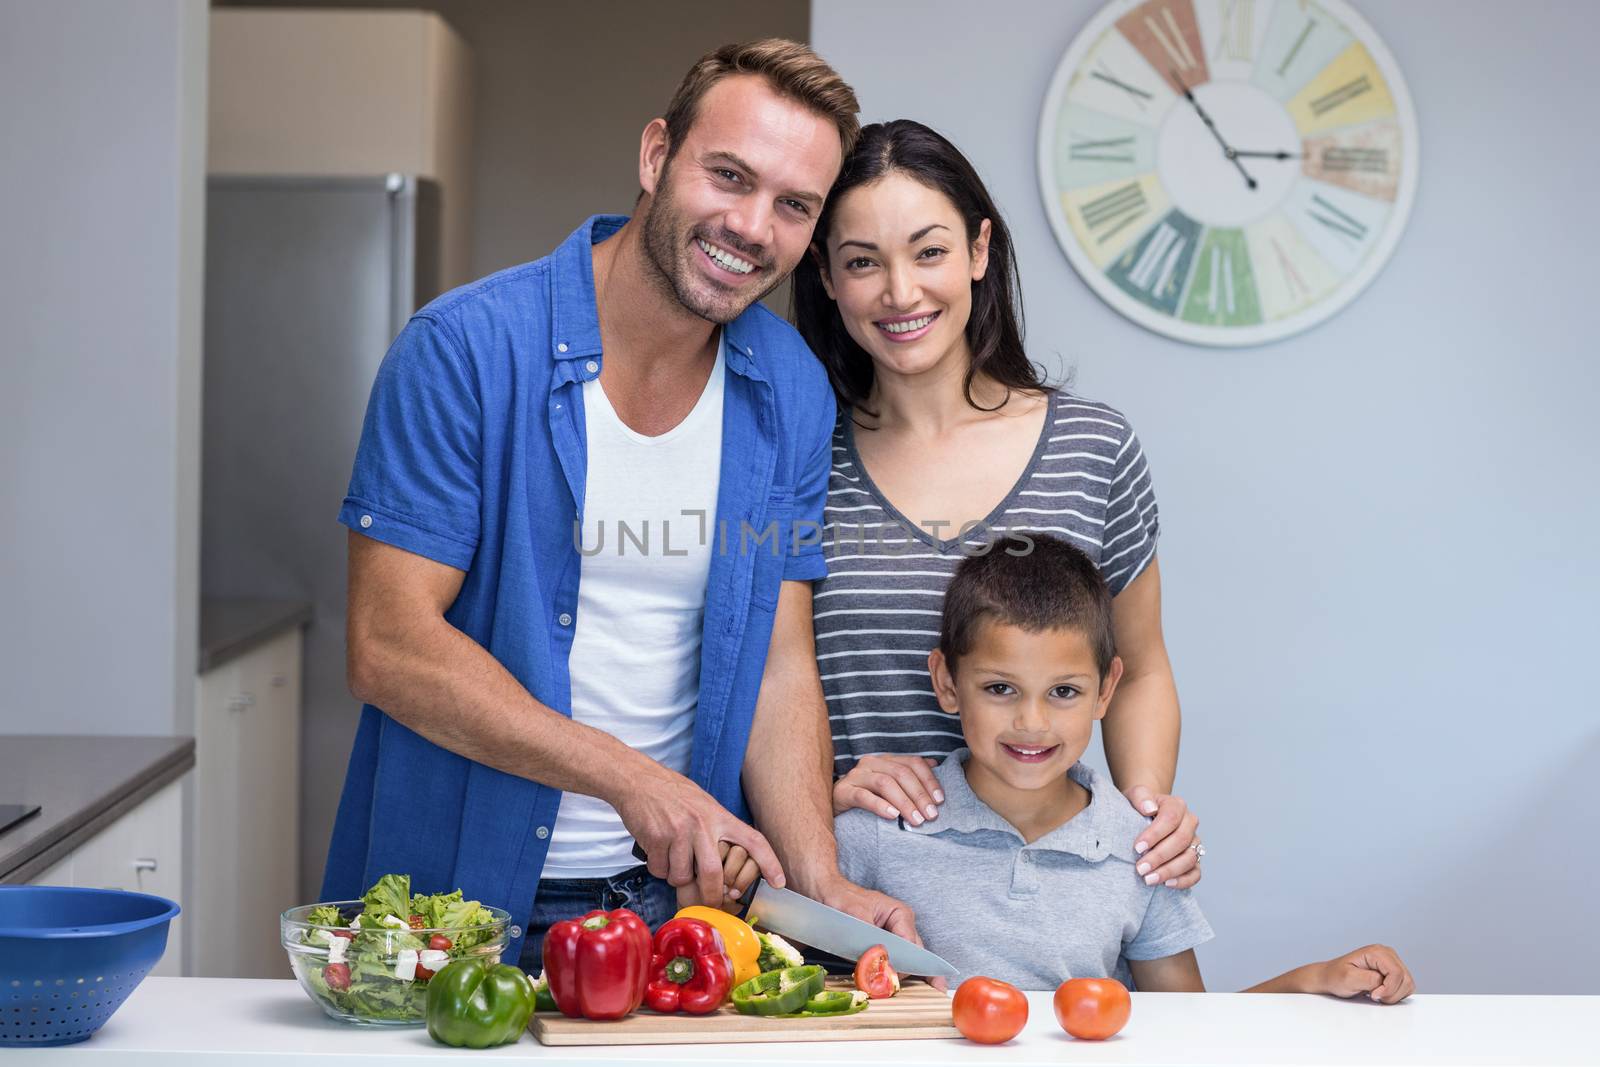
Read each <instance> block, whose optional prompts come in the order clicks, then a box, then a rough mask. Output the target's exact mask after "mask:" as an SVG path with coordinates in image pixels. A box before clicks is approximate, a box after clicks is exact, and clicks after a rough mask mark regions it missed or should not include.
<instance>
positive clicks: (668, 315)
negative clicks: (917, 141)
mask: <svg viewBox="0 0 1600 1067" xmlns="http://www.w3.org/2000/svg"><path fill="white" fill-rule="evenodd" d="M856 112H857V104H856V100H855V95H854V93H853V92H852V91H851V90H850V88H849V86H847V85H846V84H845V83H844V82H843V81H842V80H841V79H840V78H839V76H838V74H837V73H835V72H834V71H833V70H832V69H831V68H829V67H828V66H827V65H826V64H825V63H823V62H822V60H821V59H819V58H818V57H817V56H816V55H815V53H813V52H812V51H811V50H810V49H808V48H806V47H805V46H803V45H799V44H796V43H794V42H790V41H780V40H767V41H758V42H754V43H751V44H747V45H740V46H729V47H726V48H722V49H719V50H718V51H716V52H713V53H711V54H710V55H708V56H706V57H705V58H703V59H702V60H701V61H700V62H699V63H698V64H696V66H695V67H694V68H693V69H692V70H691V71H690V72H689V74H688V75H687V76H686V77H685V79H684V81H683V84H682V85H681V86H680V87H679V89H678V91H677V94H676V95H675V96H674V98H673V100H672V103H671V105H670V106H669V108H668V110H667V114H666V116H665V118H661V119H656V120H654V121H653V122H651V123H650V124H649V125H648V126H647V127H646V128H645V131H644V134H643V137H642V138H641V143H640V155H639V181H640V186H641V189H642V194H641V196H640V199H639V203H638V205H637V209H636V213H635V215H634V217H633V218H632V219H631V220H629V219H623V218H620V217H604V216H597V217H595V218H593V219H590V220H589V221H588V222H586V223H585V224H584V225H583V226H582V227H580V228H579V229H578V231H577V232H575V233H574V234H573V235H572V236H571V237H570V238H568V239H567V241H566V242H565V243H563V244H562V245H561V247H560V248H559V249H557V250H556V251H555V252H554V253H553V254H552V255H550V256H549V257H547V258H545V259H542V260H539V261H537V262H534V263H531V264H526V265H524V266H521V267H515V268H512V269H510V270H507V271H502V272H500V273H498V274H495V275H492V276H490V277H488V278H485V279H483V280H481V281H479V282H477V283H475V284H473V285H470V286H467V287H465V288H463V289H460V290H456V291H455V292H452V293H449V294H446V295H445V296H443V297H440V298H439V299H438V300H435V301H434V302H433V303H431V304H430V305H428V306H427V307H426V308H424V309H422V310H421V311H420V312H418V313H417V314H416V316H414V317H413V319H412V320H411V322H410V323H409V324H408V325H407V326H406V328H405V330H404V331H402V333H401V334H400V336H399V338H398V339H397V340H396V341H395V343H394V346H393V347H392V348H391V349H390V352H389V354H388V356H387V357H386V358H385V361H384V364H383V367H382V368H381V369H380V371H379V373H378V378H377V382H376V384H375V385H374V387H373V394H372V399H371V402H370V404H369V407H368V411H367V416H366V422H365V425H364V427H363V432H362V439H361V446H360V449H359V451H358V454H357V457H356V463H355V471H354V474H353V476H352V479H351V487H350V495H349V496H348V497H347V498H346V500H345V503H344V507H343V510H342V511H341V513H340V521H341V522H343V523H344V524H345V525H346V526H348V527H350V529H351V534H350V604H349V607H350V610H349V632H348V637H349V675H350V684H351V689H352V691H353V692H354V693H355V694H356V695H357V696H358V697H359V698H360V699H361V700H363V701H364V702H365V704H366V707H364V708H363V709H362V718H361V726H360V729H359V731H358V734H357V737H356V742H355V747H354V750H353V752H352V755H351V759H350V769H349V773H348V776H347V779H346V782H345V790H344V796H343V798H342V800H341V802H340V806H339V815H338V820H337V823H336V825H335V829H334V835H333V841H332V844H331V846H330V848H329V857H328V865H327V875H326V880H325V882H324V886H323V898H324V899H348V898H351V897H355V896H359V895H360V893H361V892H362V891H363V890H364V888H365V887H366V886H367V885H369V884H371V883H372V882H373V881H375V880H376V879H377V878H378V877H379V876H381V875H382V874H384V873H387V872H390V871H395V872H407V873H410V874H411V875H412V876H413V880H414V884H416V885H417V886H418V887H419V888H421V889H424V890H448V889H452V888H455V887H457V886H460V887H461V888H462V889H463V890H464V891H465V892H466V894H467V895H468V896H469V897H476V898H479V899H481V900H484V901H485V902H487V903H490V904H495V905H499V906H502V907H505V908H506V909H508V910H509V911H510V912H511V913H512V915H514V916H516V917H517V918H518V920H519V921H523V920H525V921H526V925H527V944H526V946H524V945H523V944H522V943H521V939H520V938H519V939H518V940H517V941H516V942H514V943H513V944H512V946H511V947H510V948H509V949H508V953H507V956H508V958H511V959H516V958H518V956H519V953H520V956H521V959H522V960H523V963H524V966H527V967H530V968H532V969H537V966H538V965H537V959H538V945H539V943H540V941H541V939H542V936H543V933H544V931H545V929H547V928H548V926H549V925H550V924H551V923H552V922H555V921H558V920H560V919H563V918H567V917H570V916H572V915H576V914H581V913H582V912H584V911H587V910H590V909H592V908H596V907H605V908H611V907H617V906H621V905H626V906H630V907H632V908H633V909H634V910H636V911H638V912H639V913H640V914H641V915H642V916H643V917H644V918H645V920H646V921H647V922H649V923H651V924H652V925H653V924H656V923H659V922H661V921H664V920H665V919H666V918H667V917H669V916H670V915H671V913H672V911H673V910H674V909H675V907H676V904H677V900H675V899H674V894H673V892H672V890H671V889H670V888H668V886H669V884H670V886H673V887H678V888H679V891H678V894H677V895H678V896H679V897H680V898H684V899H696V898H697V899H701V900H704V901H706V902H711V903H721V902H723V900H724V890H723V875H722V859H723V856H724V855H725V854H726V853H727V852H728V851H729V850H730V849H733V850H737V851H736V852H735V857H737V856H739V855H742V854H748V856H749V857H750V858H751V859H753V860H754V861H755V862H756V863H757V864H758V865H759V866H760V868H761V871H762V873H763V875H764V876H765V877H766V878H767V879H768V880H769V881H771V882H773V883H774V884H776V885H783V884H785V882H787V883H788V884H789V885H791V886H792V887H793V888H795V889H797V890H799V891H800V892H803V893H805V894H807V895H809V896H812V897H814V898H816V899H819V900H822V901H824V902H826V903H829V904H832V905H834V906H836V907H839V908H842V909H845V910H847V911H850V912H852V913H854V914H857V915H860V916H862V917H863V918H867V919H869V920H871V921H873V922H876V923H878V924H880V925H884V926H887V927H888V928H889V929H891V930H893V931H895V932H897V933H900V934H903V935H906V936H915V934H914V929H913V927H912V922H911V916H910V913H909V911H907V910H906V909H905V908H904V906H903V905H901V904H899V902H897V901H894V900H892V899H890V898H888V897H885V896H882V895H881V894H877V893H873V892H870V891H868V890H865V889H862V888H861V887H859V886H855V885H853V884H851V883H849V882H847V881H846V880H845V879H844V878H843V877H842V876H841V875H840V874H839V871H838V866H837V862H836V854H835V850H834V842H833V837H832V814H833V813H832V807H831V803H830V795H829V794H830V790H829V783H830V776H831V766H832V764H831V758H832V742H831V738H830V737H829V732H828V728H827V716H826V714H825V713H824V711H823V703H822V701H823V697H822V691H821V687H820V684H819V682H818V677H817V669H816V661H815V658H814V650H813V646H812V636H811V590H810V582H811V580H813V579H815V578H818V577H821V576H822V575H823V574H824V573H825V569H826V568H825V565H824V563H823V559H822V555H821V549H820V521H821V516H822V505H823V499H824V495H825V493H826V488H827V480H828V468H829V460H830V438H831V433H832V425H833V420H834V409H833V399H832V393H831V391H830V389H829V386H828V383H827V380H826V378H825V376H824V374H823V371H822V368H821V367H820V366H819V365H818V364H817V362H816V361H815V360H814V359H813V358H812V356H811V355H810V353H809V352H808V351H807V350H806V348H805V346H804V344H803V343H802V342H801V341H800V339H799V336H798V335H797V334H796V333H795V332H794V331H793V330H792V329H791V328H790V327H789V326H788V325H787V324H785V323H783V322H782V321H781V320H779V319H778V318H777V317H776V316H773V315H771V314H770V313H769V312H767V311H766V310H765V309H764V308H761V307H760V306H759V305H756V303H755V302H756V301H757V300H758V299H759V298H760V297H761V296H762V295H764V294H765V293H767V292H769V291H770V290H771V289H772V288H773V287H774V286H775V285H777V284H778V283H779V282H780V281H781V280H782V279H783V278H784V277H786V276H787V275H788V273H789V272H790V270H791V269H792V268H793V267H794V265H795V264H796V263H797V262H798V261H799V258H800V256H801V255H802V254H804V253H805V250H806V249H807V247H808V245H809V243H810V240H811V234H812V228H813V226H814V224H815V220H816V218H817V214H818V212H819V211H820V209H821V207H822V201H823V197H824V196H825V195H826V193H827V191H828V188H829V187H830V186H831V185H832V183H833V180H834V178H835V177H836V176H837V174H838V170H839V167H840V163H841V160H842V159H843V157H844V154H845V153H846V152H848V150H849V148H850V146H851V144H852V143H853V142H854V139H855V137H856V134H857V132H858V129H859V127H858V124H857V120H856ZM608 531H609V532H608ZM380 709H381V710H380ZM747 802H748V811H749V813H751V814H753V816H754V819H755V822H756V823H757V825H759V826H760V828H761V831H762V832H757V830H755V829H753V828H752V827H750V826H749V825H747V824H746V822H745V816H746V803H747ZM769 839H770V844H769ZM634 842H637V843H638V845H639V846H640V847H642V849H643V851H644V853H645V854H646V856H647V857H648V870H645V869H641V868H639V867H638V865H637V861H636V860H635V859H634V858H633V857H632V856H631V855H630V853H631V851H632V848H633V846H634ZM780 856H781V858H782V863H781V864H780V862H779V857H780ZM662 879H665V881H663V880H662Z"/></svg>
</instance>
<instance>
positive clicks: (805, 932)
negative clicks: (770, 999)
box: [748, 880, 956, 977]
mask: <svg viewBox="0 0 1600 1067" xmlns="http://www.w3.org/2000/svg"><path fill="white" fill-rule="evenodd" d="M748 914H750V915H754V916H755V917H756V925H758V926H761V927H764V928H765V929H768V930H772V931H774V932H775V933H779V934H782V935H783V936H784V937H792V938H794V939H795V940H796V941H799V942H801V943H802V944H806V945H810V946H811V947H812V948H818V949H821V950H822V951H824V952H831V953H833V954H834V955H835V956H842V957H844V958H845V959H847V960H853V959H855V958H856V957H858V956H860V955H861V954H862V953H863V952H865V951H866V950H867V949H869V948H871V947H872V946H873V945H882V946H883V947H884V948H886V949H888V950H889V962H890V963H892V964H893V965H894V969H895V970H897V971H899V972H901V973H902V974H923V975H937V976H940V977H949V976H951V975H954V974H955V973H956V969H955V968H954V967H953V966H951V965H950V963H949V962H948V961H947V960H944V959H942V958H941V957H939V956H937V955H935V954H934V953H932V952H929V951H928V950H927V949H925V948H923V947H922V946H920V945H917V944H915V943H913V942H911V941H907V940H906V939H905V938H903V937H898V936H896V935H894V934H891V933H890V932H889V931H887V930H884V929H881V928H880V927H877V926H873V925H872V924H871V923H869V922H864V921H862V920H861V919H858V918H856V917H855V916H854V915H846V914H845V913H844V912H842V911H839V910H838V909H836V908H830V907H828V906H827V905H826V904H819V903H818V902H817V901H815V900H812V899H811V898H810V897H806V896H801V895H800V894H799V893H796V892H793V891H792V890H788V889H776V888H774V887H773V886H770V885H768V884H767V883H766V882H765V881H764V880H763V881H758V882H757V883H756V893H755V896H754V897H753V898H752V899H751V901H750V910H749V912H748Z"/></svg>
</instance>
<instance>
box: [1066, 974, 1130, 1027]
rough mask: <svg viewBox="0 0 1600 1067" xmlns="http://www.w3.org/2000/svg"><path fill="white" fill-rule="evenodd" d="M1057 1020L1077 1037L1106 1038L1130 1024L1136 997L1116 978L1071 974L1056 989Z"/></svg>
mask: <svg viewBox="0 0 1600 1067" xmlns="http://www.w3.org/2000/svg"><path fill="white" fill-rule="evenodd" d="M1055 1006H1056V1022H1058V1023H1060V1024H1061V1029H1063V1030H1065V1031H1066V1032H1067V1033H1069V1034H1071V1035H1072V1036H1073V1037H1077V1038H1082V1039H1083V1040H1085V1041H1104V1040H1105V1039H1106V1038H1108V1037H1110V1036H1111V1035H1112V1034H1114V1033H1116V1032H1117V1031H1118V1030H1121V1029H1122V1028H1123V1027H1124V1026H1127V1025H1128V1016H1129V1015H1130V1014H1131V1013H1132V1012H1133V998H1132V997H1130V996H1128V987H1127V986H1125V985H1123V984H1122V983H1121V982H1119V981H1117V980H1116V979H1115V978H1069V979H1067V980H1066V981H1065V982H1062V983H1061V985H1060V987H1059V988H1057V989H1056V998H1055Z"/></svg>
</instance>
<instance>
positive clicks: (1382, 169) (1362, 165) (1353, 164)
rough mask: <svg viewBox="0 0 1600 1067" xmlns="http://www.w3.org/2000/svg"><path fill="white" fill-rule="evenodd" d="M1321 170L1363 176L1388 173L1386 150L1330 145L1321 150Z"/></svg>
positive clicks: (1387, 153)
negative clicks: (1361, 174) (1354, 173)
mask: <svg viewBox="0 0 1600 1067" xmlns="http://www.w3.org/2000/svg"><path fill="white" fill-rule="evenodd" d="M1322 169H1323V170H1325V171H1328V172H1330V173H1332V172H1340V173H1349V172H1352V171H1354V172H1358V173H1364V174H1387V173H1389V150H1388V149H1387V148H1345V147H1340V146H1338V145H1332V146H1329V147H1328V148H1325V149H1323V150H1322Z"/></svg>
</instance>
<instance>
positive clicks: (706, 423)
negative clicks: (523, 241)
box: [542, 342, 724, 878]
mask: <svg viewBox="0 0 1600 1067" xmlns="http://www.w3.org/2000/svg"><path fill="white" fill-rule="evenodd" d="M723 366H724V360H723V347H722V344H721V343H720V342H719V344H718V347H717V360H716V363H715V365H713V366H712V368H711V377H710V379H709V380H708V381H707V382H706V387H705V391H704V392H703V393H701V395H700V399H699V400H698V401H697V402H696V403H695V406H694V409H693V410H691V411H690V412H689V414H688V415H687V416H686V417H685V418H684V420H683V421H682V422H680V423H679V424H678V425H676V426H674V427H673V428H672V429H670V430H668V431H667V432H666V433H664V434H661V435H659V436H657V437H646V436H644V435H643V434H639V433H635V432H634V431H633V430H631V429H629V428H628V426H627V425H626V424H625V423H623V421H622V420H621V419H620V418H618V417H617V413H616V411H615V409H613V408H612V406H611V402H610V400H608V399H607V398H606V394H605V390H604V389H602V388H601V387H600V379H599V378H593V379H590V380H589V381H587V382H585V383H584V384H583V412H584V422H585V425H586V429H587V437H588V453H589V460H588V462H589V467H588V474H587V477H586V480H585V488H584V502H583V527H582V529H583V542H582V546H581V548H580V552H581V553H582V555H583V559H582V572H581V575H580V577H579V579H578V611H577V621H576V628H575V629H574V631H573V637H572V653H571V656H570V658H569V660H568V673H569V674H570V675H571V678H572V717H573V719H574V720H576V721H578V722H581V723H585V724H587V725H589V726H593V727H595V728H596V729H599V730H604V731H605V732H606V733H609V734H611V735H613V736H614V737H616V738H618V739H620V740H621V741H623V742H624V743H625V744H627V745H628V746H629V747H631V748H634V749H637V750H638V751H640V752H642V753H644V754H645V755H646V756H649V757H650V758H651V759H653V760H655V761H656V762H657V763H659V764H661V765H662V766H663V767H667V768H669V769H671V770H675V771H678V772H680V773H684V772H687V771H688V769H689V755H690V749H691V747H692V743H693V741H694V713H695V708H696V707H697V706H698V703H699V690H700V633H701V627H702V626H703V624H704V619H705V603H706V577H707V575H708V574H709V573H710V571H711V543H712V542H711V530H712V528H713V527H714V526H715V523H716V514H717V489H718V486H719V485H720V483H721V467H722V397H723V373H724V371H723ZM638 864H639V861H638V860H637V859H636V858H634V856H633V838H632V836H630V835H629V833H628V831H627V830H626V829H624V828H623V825H622V820H621V818H619V817H618V816H617V813H616V810H615V809H614V808H612V807H611V805H609V804H607V803H605V802H604V801H603V800H599V799H597V798H595V797H590V796H584V795H582V794H580V793H563V794H562V795H561V809H560V811H559V812H558V813H557V815H556V824H555V832H554V833H553V834H551V840H550V852H549V855H548V856H547V857H546V859H545V865H544V872H543V874H542V877H545V878H604V877H609V876H610V875H613V874H618V873H620V872H622V871H625V870H627V869H628V868H630V867H636V866H638Z"/></svg>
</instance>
